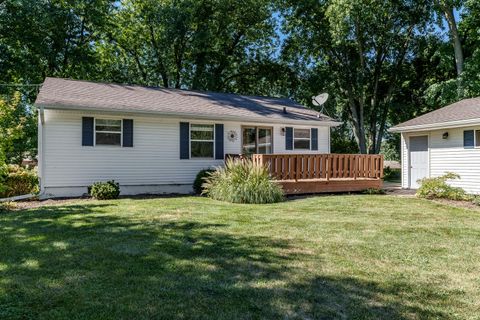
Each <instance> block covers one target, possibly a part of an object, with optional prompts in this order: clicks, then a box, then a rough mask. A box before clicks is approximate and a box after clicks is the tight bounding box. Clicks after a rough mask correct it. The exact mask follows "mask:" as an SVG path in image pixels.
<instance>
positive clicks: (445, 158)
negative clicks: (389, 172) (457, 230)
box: [390, 98, 480, 194]
mask: <svg viewBox="0 0 480 320" xmlns="http://www.w3.org/2000/svg"><path fill="white" fill-rule="evenodd" d="M390 131H391V132H399V133H401V160H402V187H403V188H412V189H416V188H418V182H417V181H418V180H419V179H422V178H425V177H436V176H440V175H443V174H444V173H446V172H454V173H457V174H459V175H460V179H459V180H453V181H451V182H450V183H451V185H454V186H457V187H461V188H463V189H465V190H466V191H467V192H469V193H474V194H479V193H480V98H473V99H465V100H462V101H459V102H457V103H454V104H451V105H449V106H446V107H444V108H441V109H438V110H435V111H432V112H430V113H427V114H424V115H422V116H420V117H417V118H415V119H412V120H409V121H407V122H404V123H401V124H399V125H397V126H395V127H393V128H391V129H390Z"/></svg>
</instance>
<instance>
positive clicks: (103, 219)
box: [0, 195, 480, 319]
mask: <svg viewBox="0 0 480 320" xmlns="http://www.w3.org/2000/svg"><path fill="white" fill-rule="evenodd" d="M479 279H480V213H479V212H478V211H471V210H470V211H469V210H467V209H458V208H452V207H448V206H444V205H440V204H435V203H432V202H429V201H427V200H420V199H412V198H399V197H392V196H378V195H371V196H370V195H353V196H325V197H312V198H305V199H298V200H290V201H287V202H284V203H279V204H272V205H232V204H226V203H222V202H216V201H213V200H209V199H206V198H199V197H179V198H160V199H144V200H139V199H122V200H116V201H105V202H101V201H82V202H76V203H72V204H68V205H65V204H63V205H60V206H52V207H44V208H39V209H31V210H26V211H22V212H15V213H8V214H3V215H0V319H152V318H154V319H319V318H321V319H336V318H340V319H347V318H348V319H375V318H376V319H432V318H433V319H447V318H448V319H476V318H478V315H479V314H480V280H479Z"/></svg>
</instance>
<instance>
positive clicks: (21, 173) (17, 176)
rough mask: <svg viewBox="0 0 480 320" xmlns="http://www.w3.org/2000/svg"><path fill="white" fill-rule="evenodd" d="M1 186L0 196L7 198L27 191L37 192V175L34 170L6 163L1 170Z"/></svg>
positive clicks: (27, 192)
mask: <svg viewBox="0 0 480 320" xmlns="http://www.w3.org/2000/svg"><path fill="white" fill-rule="evenodd" d="M0 174H2V178H0V183H1V181H3V183H2V184H3V187H1V188H0V189H2V190H0V198H8V197H14V196H19V195H23V194H29V193H38V176H37V173H36V171H35V170H32V169H26V168H23V167H21V166H18V165H8V166H6V168H5V169H4V170H3V172H1V173H0Z"/></svg>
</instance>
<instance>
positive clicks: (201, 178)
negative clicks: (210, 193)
mask: <svg viewBox="0 0 480 320" xmlns="http://www.w3.org/2000/svg"><path fill="white" fill-rule="evenodd" d="M214 171H215V169H203V170H200V172H199V173H197V176H196V178H195V181H194V182H193V191H194V192H195V194H202V191H203V188H202V185H203V183H204V182H205V179H206V178H208V177H209V176H210V174H211V173H212V172H214Z"/></svg>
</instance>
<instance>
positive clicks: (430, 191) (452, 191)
mask: <svg viewBox="0 0 480 320" xmlns="http://www.w3.org/2000/svg"><path fill="white" fill-rule="evenodd" d="M455 179H460V176H459V175H458V174H456V173H453V172H448V173H446V174H444V175H443V176H440V177H435V178H424V179H421V180H420V181H419V182H420V188H418V190H417V193H416V195H417V196H418V197H420V198H426V199H436V198H440V199H449V200H471V197H470V196H469V195H467V193H466V192H465V190H463V189H462V188H458V187H452V186H451V185H449V184H448V183H447V181H448V180H455Z"/></svg>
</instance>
